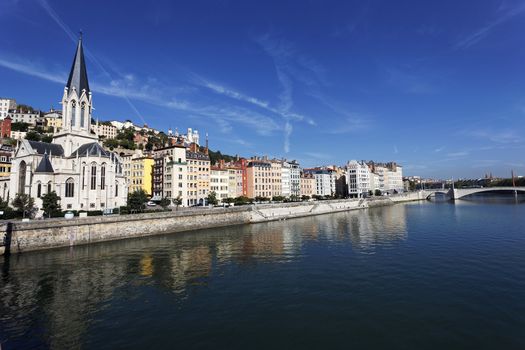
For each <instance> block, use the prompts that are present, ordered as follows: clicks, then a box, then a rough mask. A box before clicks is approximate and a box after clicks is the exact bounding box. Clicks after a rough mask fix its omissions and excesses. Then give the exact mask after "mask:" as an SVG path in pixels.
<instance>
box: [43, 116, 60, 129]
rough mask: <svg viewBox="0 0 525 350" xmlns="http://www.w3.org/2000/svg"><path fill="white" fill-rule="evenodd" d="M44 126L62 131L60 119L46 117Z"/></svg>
mask: <svg viewBox="0 0 525 350" xmlns="http://www.w3.org/2000/svg"><path fill="white" fill-rule="evenodd" d="M46 126H47V127H48V128H53V130H59V129H62V118H55V117H46Z"/></svg>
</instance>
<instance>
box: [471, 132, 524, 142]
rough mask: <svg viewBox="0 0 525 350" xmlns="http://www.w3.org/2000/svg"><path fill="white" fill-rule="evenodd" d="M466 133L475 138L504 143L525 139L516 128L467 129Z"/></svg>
mask: <svg viewBox="0 0 525 350" xmlns="http://www.w3.org/2000/svg"><path fill="white" fill-rule="evenodd" d="M466 134H467V135H469V136H472V137H475V138H480V139H486V140H489V141H492V142H496V143H504V144H508V143H520V142H522V141H524V140H525V139H524V137H523V136H522V134H521V133H518V132H517V131H515V130H501V131H496V130H472V131H466Z"/></svg>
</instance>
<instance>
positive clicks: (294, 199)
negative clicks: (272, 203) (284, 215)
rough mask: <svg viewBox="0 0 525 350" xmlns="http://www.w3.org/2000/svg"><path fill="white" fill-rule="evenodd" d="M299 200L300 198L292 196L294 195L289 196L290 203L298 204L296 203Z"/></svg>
mask: <svg viewBox="0 0 525 350" xmlns="http://www.w3.org/2000/svg"><path fill="white" fill-rule="evenodd" d="M300 200H301V198H300V197H299V196H296V195H294V194H292V195H291V196H290V202H298V201H300Z"/></svg>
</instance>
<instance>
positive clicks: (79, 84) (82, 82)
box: [66, 33, 90, 96]
mask: <svg viewBox="0 0 525 350" xmlns="http://www.w3.org/2000/svg"><path fill="white" fill-rule="evenodd" d="M66 87H67V88H68V89H69V91H72V89H73V88H75V89H76V90H77V94H78V96H80V95H81V94H82V90H86V94H89V92H90V91H89V83H88V77H87V70H86V61H85V60H84V49H83V48H82V33H80V37H79V39H78V45H77V51H76V52H75V58H74V59H73V65H72V66H71V72H70V73H69V79H68V80H67V84H66Z"/></svg>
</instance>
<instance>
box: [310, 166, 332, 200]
mask: <svg viewBox="0 0 525 350" xmlns="http://www.w3.org/2000/svg"><path fill="white" fill-rule="evenodd" d="M304 173H305V174H311V175H312V176H313V177H314V179H315V194H316V195H318V196H333V195H335V180H336V175H335V171H333V170H332V169H327V168H314V169H304Z"/></svg>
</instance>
